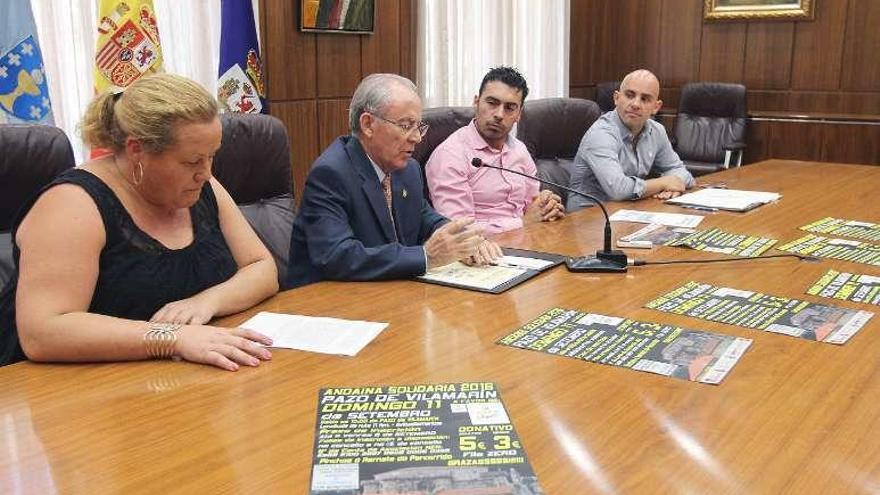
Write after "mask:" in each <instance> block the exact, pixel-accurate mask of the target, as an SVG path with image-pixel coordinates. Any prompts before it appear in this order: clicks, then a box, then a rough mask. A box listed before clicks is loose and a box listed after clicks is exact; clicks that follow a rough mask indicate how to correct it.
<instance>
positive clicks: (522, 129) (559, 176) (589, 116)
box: [517, 98, 602, 204]
mask: <svg viewBox="0 0 880 495" xmlns="http://www.w3.org/2000/svg"><path fill="white" fill-rule="evenodd" d="M600 115H602V112H601V110H600V109H599V106H598V105H597V104H596V103H595V102H593V101H590V100H583V99H580V98H545V99H539V100H530V101H526V103H525V105H524V106H523V113H522V117H520V120H519V125H518V127H517V138H519V140H520V141H522V142H523V143H525V145H526V148H528V150H529V153H530V154H531V155H532V158H533V159H534V160H535V165H536V166H537V167H538V177H540V178H542V179H544V180H549V181H552V182H556V183H557V184H562V185H563V186H568V185H569V184H570V182H571V169H572V163H573V161H574V157H575V155H576V154H577V150H578V146H580V144H581V139H582V138H583V137H584V134H585V133H586V132H587V129H589V128H590V126H591V125H593V122H595V121H596V119H598V118H599V116H600ZM541 188H542V189H550V190H552V191H553V192H555V193H556V194H558V195H559V197H561V198H562V202H563V204H565V201H566V198H567V197H568V193H567V192H565V191H564V190H561V189H559V188H556V187H553V186H543V185H542V187H541Z"/></svg>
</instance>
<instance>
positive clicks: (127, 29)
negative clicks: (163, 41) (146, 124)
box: [94, 0, 162, 94]
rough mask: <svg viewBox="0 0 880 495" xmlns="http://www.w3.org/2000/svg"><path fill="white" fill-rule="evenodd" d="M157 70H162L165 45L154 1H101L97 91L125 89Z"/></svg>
mask: <svg viewBox="0 0 880 495" xmlns="http://www.w3.org/2000/svg"><path fill="white" fill-rule="evenodd" d="M156 72H162V48H161V46H160V45H159V28H158V26H157V25H156V11H155V10H154V9H153V0H125V1H122V0H100V3H99V4H98V43H97V45H96V46H95V70H94V76H95V92H96V93H99V94H100V93H103V92H104V91H106V90H108V89H110V90H112V91H122V90H123V89H125V88H127V87H128V86H129V85H130V84H131V83H133V82H134V81H135V80H137V78H139V77H141V76H142V75H144V74H152V73H156Z"/></svg>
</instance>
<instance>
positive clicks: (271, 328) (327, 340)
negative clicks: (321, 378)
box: [239, 311, 388, 356]
mask: <svg viewBox="0 0 880 495" xmlns="http://www.w3.org/2000/svg"><path fill="white" fill-rule="evenodd" d="M239 326H240V327H241V328H246V329H248V330H254V331H256V332H260V333H262V334H263V335H266V336H268V337H270V338H271V339H272V347H278V348H286V349H299V350H301V351H309V352H320V353H323V354H341V355H344V356H354V355H356V354H357V353H358V352H360V351H361V349H363V348H364V347H365V346H366V345H367V344H369V343H370V342H371V341H372V340H373V339H374V338H376V336H377V335H379V333H380V332H381V331H382V330H384V329H385V327H387V326H388V324H387V323H374V322H369V321H355V320H341V319H338V318H326V317H318V316H302V315H288V314H279V313H269V312H265V311H263V312H260V313H257V314H256V315H255V316H254V317H253V318H251V319H249V320H247V321H246V322H244V323H242V324H241V325H239Z"/></svg>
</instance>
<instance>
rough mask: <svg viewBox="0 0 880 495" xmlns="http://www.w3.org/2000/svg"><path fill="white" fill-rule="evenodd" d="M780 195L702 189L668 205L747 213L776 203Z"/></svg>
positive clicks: (668, 200)
mask: <svg viewBox="0 0 880 495" xmlns="http://www.w3.org/2000/svg"><path fill="white" fill-rule="evenodd" d="M781 197H782V196H781V195H780V194H779V193H773V192H762V191H741V190H737V189H700V190H699V191H694V192H692V193H687V194H682V195H681V196H679V197H677V198H672V199H667V200H666V202H667V203H672V204H681V205H694V206H702V207H705V208H718V209H719V210H731V211H747V210H750V209H752V208H755V207H756V206H759V205H763V204H765V203H769V202H771V201H776V200H777V199H779V198H781Z"/></svg>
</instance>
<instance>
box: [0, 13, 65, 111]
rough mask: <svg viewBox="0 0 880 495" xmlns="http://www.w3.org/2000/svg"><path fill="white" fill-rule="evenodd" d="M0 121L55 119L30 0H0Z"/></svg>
mask: <svg viewBox="0 0 880 495" xmlns="http://www.w3.org/2000/svg"><path fill="white" fill-rule="evenodd" d="M0 123H12V124H16V123H30V124H52V125H54V123H55V120H54V118H53V116H52V104H51V102H50V101H49V86H48V84H47V83H46V72H45V70H44V69H43V55H42V53H41V52H40V43H39V40H38V38H37V27H36V24H34V14H33V12H32V11H31V2H30V0H3V1H0Z"/></svg>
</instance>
